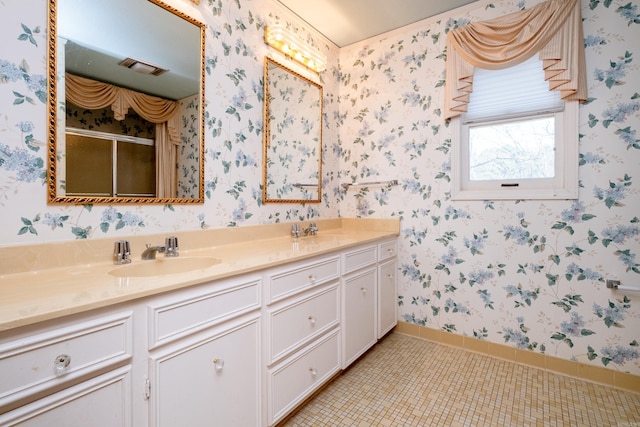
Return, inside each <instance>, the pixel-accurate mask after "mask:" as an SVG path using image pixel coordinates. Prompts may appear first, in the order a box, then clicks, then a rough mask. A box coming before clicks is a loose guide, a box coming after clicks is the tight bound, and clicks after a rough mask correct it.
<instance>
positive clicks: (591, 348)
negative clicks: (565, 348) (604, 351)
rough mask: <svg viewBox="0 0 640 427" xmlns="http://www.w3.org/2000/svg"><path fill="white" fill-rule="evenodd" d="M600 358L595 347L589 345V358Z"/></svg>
mask: <svg viewBox="0 0 640 427" xmlns="http://www.w3.org/2000/svg"><path fill="white" fill-rule="evenodd" d="M597 358H598V354H597V353H596V352H595V350H594V349H593V347H591V346H587V359H589V360H594V359H597Z"/></svg>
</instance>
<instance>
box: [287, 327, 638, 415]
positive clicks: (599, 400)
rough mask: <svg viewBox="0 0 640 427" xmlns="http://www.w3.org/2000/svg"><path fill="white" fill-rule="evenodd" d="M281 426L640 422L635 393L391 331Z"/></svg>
mask: <svg viewBox="0 0 640 427" xmlns="http://www.w3.org/2000/svg"><path fill="white" fill-rule="evenodd" d="M281 426H282V427H284V426H286V427H295V426H299V427H307V426H341V427H342V426H353V427H379V426H389V427H395V426H407V427H409V426H416V427H428V426H447V427H485V426H486V427H489V426H490V427H496V426H498V427H502V426H505V427H507V426H508V427H512V426H513V427H529V426H530V427H538V426H540V427H555V426H563V427H565V426H567V427H585V426H598V427H601V426H602V427H604V426H610V427H613V426H616V427H640V394H636V393H631V392H626V391H623V390H619V389H615V388H612V387H607V386H602V385H599V384H594V383H590V382H587V381H581V380H578V379H574V378H570V377H566V376H562V375H558V374H555V373H553V372H547V371H544V370H541V369H537V368H533V367H528V366H523V365H518V364H515V363H512V362H508V361H504V360H500V359H494V358H491V357H489V356H486V355H481V354H477V353H472V352H468V351H464V350H461V349H457V348H453V347H448V346H444V345H440V344H437V343H433V342H430V341H426V340H423V339H420V338H416V337H411V336H407V335H402V334H399V333H391V334H390V335H388V336H387V337H386V338H385V339H384V340H382V341H381V342H380V343H378V345H376V346H375V347H374V348H373V349H372V350H371V351H369V352H368V353H367V354H366V355H365V356H364V357H363V358H361V359H360V360H359V361H358V362H357V363H355V364H354V365H352V366H351V367H350V368H349V369H347V370H346V371H345V372H344V373H343V374H342V375H340V376H339V377H337V378H336V379H335V380H334V381H333V382H332V383H331V384H329V385H328V386H327V387H325V388H324V389H323V390H322V391H321V392H320V393H318V394H317V395H316V396H315V397H314V398H313V399H311V400H310V401H309V402H307V403H306V404H305V405H304V406H303V407H302V408H301V409H299V410H298V411H297V412H296V413H294V414H293V415H292V416H291V417H290V418H289V419H287V420H286V421H285V422H283V423H281Z"/></svg>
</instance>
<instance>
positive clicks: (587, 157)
mask: <svg viewBox="0 0 640 427" xmlns="http://www.w3.org/2000/svg"><path fill="white" fill-rule="evenodd" d="M605 163H606V162H605V161H604V157H602V156H601V155H599V154H595V153H580V166H583V165H588V164H601V165H602V164H605Z"/></svg>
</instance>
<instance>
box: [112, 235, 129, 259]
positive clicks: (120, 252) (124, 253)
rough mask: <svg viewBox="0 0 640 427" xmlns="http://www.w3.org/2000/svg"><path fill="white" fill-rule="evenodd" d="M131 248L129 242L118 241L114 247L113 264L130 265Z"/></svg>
mask: <svg viewBox="0 0 640 427" xmlns="http://www.w3.org/2000/svg"><path fill="white" fill-rule="evenodd" d="M129 255H131V246H130V245H129V241H128V240H118V241H116V242H115V244H114V245H113V263H114V264H116V265H120V264H129V263H130V262H131V258H129Z"/></svg>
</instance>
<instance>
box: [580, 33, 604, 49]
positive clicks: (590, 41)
mask: <svg viewBox="0 0 640 427" xmlns="http://www.w3.org/2000/svg"><path fill="white" fill-rule="evenodd" d="M605 44H607V41H606V40H605V38H604V37H602V36H592V35H588V36H586V37H585V38H584V46H585V47H593V46H601V45H605Z"/></svg>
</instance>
